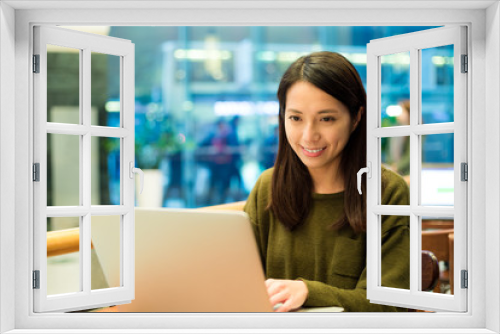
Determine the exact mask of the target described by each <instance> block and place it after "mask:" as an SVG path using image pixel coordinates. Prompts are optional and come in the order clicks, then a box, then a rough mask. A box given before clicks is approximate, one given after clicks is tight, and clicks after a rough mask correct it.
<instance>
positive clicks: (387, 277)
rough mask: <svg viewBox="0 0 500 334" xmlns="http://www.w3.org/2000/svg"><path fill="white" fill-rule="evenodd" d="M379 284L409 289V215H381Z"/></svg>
mask: <svg viewBox="0 0 500 334" xmlns="http://www.w3.org/2000/svg"><path fill="white" fill-rule="evenodd" d="M381 218H382V229H381V236H382V239H381V246H382V254H381V268H380V269H381V286H383V287H388V288H397V289H404V290H409V289H410V217H408V216H381Z"/></svg>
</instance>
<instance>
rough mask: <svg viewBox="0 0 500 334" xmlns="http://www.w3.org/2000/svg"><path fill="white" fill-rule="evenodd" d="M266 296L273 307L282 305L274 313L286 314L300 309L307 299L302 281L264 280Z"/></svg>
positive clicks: (306, 291)
mask: <svg viewBox="0 0 500 334" xmlns="http://www.w3.org/2000/svg"><path fill="white" fill-rule="evenodd" d="M266 287H267V294H268V295H269V300H270V301H271V305H273V307H274V306H275V305H276V304H282V305H281V306H279V307H278V308H277V309H276V310H275V312H288V311H291V310H295V309H298V308H299V307H301V306H302V305H303V304H304V302H305V301H306V299H307V295H308V294H309V291H308V290H307V286H306V284H305V283H304V282H303V281H292V280H274V279H268V280H266Z"/></svg>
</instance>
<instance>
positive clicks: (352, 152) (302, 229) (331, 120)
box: [244, 52, 410, 312]
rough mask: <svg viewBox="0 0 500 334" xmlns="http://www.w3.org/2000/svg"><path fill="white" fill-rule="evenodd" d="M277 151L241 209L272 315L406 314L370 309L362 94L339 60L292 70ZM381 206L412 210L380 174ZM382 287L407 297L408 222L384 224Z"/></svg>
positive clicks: (285, 84) (282, 93)
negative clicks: (335, 311) (328, 311)
mask: <svg viewBox="0 0 500 334" xmlns="http://www.w3.org/2000/svg"><path fill="white" fill-rule="evenodd" d="M278 100H279V104H280V111H279V116H278V117H279V149H278V155H277V159H276V163H275V165H274V167H273V168H270V169H268V170H266V171H264V172H263V173H262V175H261V176H260V178H259V179H258V181H257V183H256V185H255V187H254V188H253V190H252V192H251V194H250V196H249V198H248V200H247V202H246V205H245V209H244V210H245V211H246V212H247V214H248V215H249V217H250V220H251V223H252V227H253V230H254V234H255V238H256V241H257V245H258V249H259V251H260V255H261V259H262V263H263V267H264V270H265V273H266V277H267V278H268V279H267V280H266V286H267V290H268V294H269V299H270V302H271V304H272V305H273V306H275V307H276V311H277V312H286V311H291V310H295V309H298V308H300V307H302V306H306V307H308V306H309V307H327V306H341V307H343V308H344V310H345V311H359V312H365V311H389V312H394V311H406V309H402V308H397V307H392V306H385V305H377V304H372V303H370V301H369V300H367V299H366V284H367V282H366V183H365V182H363V185H362V188H363V190H364V191H363V195H362V196H360V195H359V194H358V191H357V182H356V179H357V178H356V176H357V175H356V174H357V172H358V170H360V169H361V168H363V167H365V166H366V93H365V90H364V88H363V84H362V82H361V79H360V77H359V74H358V73H357V71H356V70H355V68H354V66H353V65H352V64H351V63H350V62H349V61H348V60H347V59H346V58H344V57H343V56H341V55H340V54H338V53H332V52H317V53H312V54H310V55H308V56H304V57H301V58H299V59H298V60H296V61H295V62H294V63H293V64H292V65H291V66H290V67H289V68H288V69H287V71H286V72H285V74H284V75H283V77H282V79H281V82H280V85H279V88H278ZM381 177H382V189H383V191H382V204H384V205H408V204H409V191H408V186H407V185H406V183H405V182H404V180H403V179H402V178H401V177H400V176H399V175H397V174H396V173H394V172H392V171H390V170H388V169H386V168H384V167H382V171H381ZM381 230H382V240H381V242H382V268H383V272H382V275H381V284H382V285H383V286H385V287H394V288H400V289H409V280H410V278H409V263H410V261H409V221H408V217H404V216H384V217H383V218H382V226H381Z"/></svg>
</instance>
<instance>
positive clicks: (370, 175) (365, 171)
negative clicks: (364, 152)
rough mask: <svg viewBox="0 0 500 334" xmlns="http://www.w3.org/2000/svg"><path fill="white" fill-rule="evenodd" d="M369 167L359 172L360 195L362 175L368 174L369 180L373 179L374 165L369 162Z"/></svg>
mask: <svg viewBox="0 0 500 334" xmlns="http://www.w3.org/2000/svg"><path fill="white" fill-rule="evenodd" d="M367 165H368V166H367V167H365V168H361V169H360V170H359V171H358V192H359V194H360V195H361V175H363V173H366V177H367V178H369V179H370V178H371V177H372V163H371V162H370V161H368V163H367Z"/></svg>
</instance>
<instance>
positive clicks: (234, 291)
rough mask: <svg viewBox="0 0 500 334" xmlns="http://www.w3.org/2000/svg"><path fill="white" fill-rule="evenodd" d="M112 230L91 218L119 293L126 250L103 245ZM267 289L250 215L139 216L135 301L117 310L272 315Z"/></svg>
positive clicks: (141, 212)
mask: <svg viewBox="0 0 500 334" xmlns="http://www.w3.org/2000/svg"><path fill="white" fill-rule="evenodd" d="M98 219H102V220H105V219H107V217H98ZM108 226H110V224H105V223H104V224H100V223H99V221H97V220H96V221H94V218H93V223H92V230H93V231H92V239H93V240H92V241H93V243H94V247H95V249H96V253H97V256H98V257H99V261H100V262H101V265H102V267H103V271H104V274H105V276H106V279H107V280H108V283H109V285H110V286H112V287H113V286H120V276H119V272H120V269H119V268H117V266H119V262H120V261H117V260H116V259H117V256H118V258H119V254H118V255H117V254H114V253H116V252H117V251H118V250H119V249H120V247H116V245H114V246H112V245H109V242H106V241H105V239H104V238H101V236H106V235H109V232H108V231H106V228H108ZM100 239H101V240H100ZM107 247H112V249H113V250H114V251H113V250H111V249H107ZM264 282H265V278H264V272H263V268H262V264H261V261H260V256H259V253H258V250H257V246H256V243H255V239H254V235H253V232H252V228H251V226H250V221H249V219H248V216H247V215H246V214H245V213H244V212H238V211H208V210H207V211H203V210H187V209H185V210H179V209H146V208H136V210H135V300H133V301H132V302H131V303H130V304H124V305H120V306H119V307H118V309H119V311H120V312H271V311H272V310H273V308H272V306H271V304H270V302H269V299H268V295H267V291H266V288H265V283H264Z"/></svg>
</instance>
